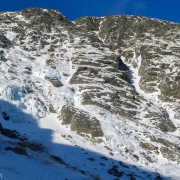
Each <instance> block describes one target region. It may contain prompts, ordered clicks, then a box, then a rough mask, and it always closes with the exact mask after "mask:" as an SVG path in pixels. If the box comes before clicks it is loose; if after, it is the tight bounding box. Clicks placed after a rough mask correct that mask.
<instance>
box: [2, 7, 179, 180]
mask: <svg viewBox="0 0 180 180" xmlns="http://www.w3.org/2000/svg"><path fill="white" fill-rule="evenodd" d="M0 24H1V29H0V30H1V32H0V58H1V60H0V82H1V85H2V86H1V88H0V98H1V100H3V101H4V100H5V101H7V102H8V103H10V104H12V105H13V106H15V107H16V108H17V109H19V110H21V111H22V112H24V113H27V114H29V115H31V117H29V116H28V119H27V118H24V117H25V116H24V115H23V116H22V114H21V115H19V113H17V109H15V108H11V106H10V105H6V106H5V105H4V103H0V109H1V112H2V118H1V124H2V128H1V130H0V131H3V127H4V124H5V125H6V126H9V127H10V124H15V126H17V124H24V126H25V127H26V126H27V125H28V124H33V123H34V121H37V120H41V119H42V118H45V117H47V116H48V114H50V113H54V114H56V115H57V116H58V119H59V122H58V127H64V126H67V127H68V128H69V129H67V130H66V132H68V133H71V131H73V132H74V131H75V132H77V134H78V135H74V134H73V135H74V137H73V138H74V141H70V142H71V143H72V144H73V143H74V142H75V140H76V138H77V137H79V135H80V136H83V139H84V140H83V141H86V140H88V141H91V142H93V143H95V144H96V146H97V149H98V148H99V149H100V150H101V149H102V147H103V148H104V147H105V149H106V150H105V152H107V153H108V154H110V156H112V158H114V159H116V160H117V159H118V160H121V159H123V160H128V161H129V162H130V163H132V164H133V163H136V164H139V165H143V167H145V168H147V166H148V165H149V168H150V169H153V168H154V167H156V168H158V167H159V166H161V167H163V168H162V169H163V171H167V172H166V173H164V174H165V175H169V174H171V172H169V171H168V168H169V167H173V168H174V169H175V168H178V167H179V165H178V163H179V162H180V146H179V140H180V136H179V133H180V132H179V131H180V129H179V127H180V123H179V121H178V120H179V119H180V115H179V114H180V112H179V106H180V105H179V103H180V100H179V99H180V72H179V66H180V63H179V50H180V49H179V39H178V37H179V36H180V25H179V24H175V23H170V22H165V21H160V20H156V19H150V18H144V17H139V16H108V17H104V18H93V17H84V18H80V19H77V20H75V21H74V22H71V21H69V20H68V18H67V17H65V16H64V15H62V14H61V13H59V12H57V11H53V10H44V9H39V8H35V9H27V10H22V11H20V12H15V13H1V14H0ZM7 117H8V118H7ZM7 121H8V123H7ZM52 123H53V122H52ZM29 126H30V125H29ZM17 127H18V126H17ZM70 130H71V131H70ZM9 133H10V135H12V136H14V137H15V133H14V132H9ZM20 133H21V132H20ZM2 134H3V133H2ZM6 135H7V134H6ZM10 135H8V137H11V136H10ZM61 136H62V137H65V136H64V135H62V134H61ZM17 137H19V141H23V143H24V141H25V140H24V139H23V138H22V137H21V136H20V135H16V138H17ZM71 138H72V137H71ZM26 141H27V142H26V143H24V148H22V142H19V144H21V148H22V150H18V152H19V151H20V152H23V153H22V154H25V155H28V152H26V151H28V150H27V147H30V145H29V144H30V143H29V142H28V140H26ZM76 142H77V141H76ZM59 143H61V141H60V142H59ZM98 143H99V144H98ZM10 145H11V144H10ZM25 147H26V148H25ZM25 149H26V151H25V152H24V151H23V150H25ZM8 150H12V151H13V152H14V149H13V148H12V147H11V148H8ZM16 150H17V148H16ZM103 151H104V150H103ZM16 152H17V151H16ZM52 157H54V155H53V156H51V158H52ZM54 159H55V160H56V161H57V159H58V158H57V157H56V158H54ZM69 159H70V158H69ZM61 160H62V159H61ZM167 160H168V161H169V163H170V164H169V166H166V163H167ZM58 161H59V159H58ZM62 164H63V163H62ZM101 164H102V163H101ZM66 165H67V164H66ZM121 165H122V164H121ZM121 167H122V166H121ZM113 168H114V167H113ZM113 168H112V169H109V171H108V173H109V174H111V175H115V176H117V178H120V177H121V176H122V175H123V174H121V172H119V171H118V170H117V167H116V168H114V169H113ZM80 172H81V173H82V172H84V173H82V174H86V173H85V171H84V170H83V171H82V170H81V171H80ZM158 172H159V173H162V172H161V170H160V169H159V170H158ZM127 174H128V173H127ZM127 174H125V175H127ZM172 174H173V173H172ZM175 176H176V174H175V175H174V178H176V177H175ZM127 177H128V176H127ZM142 177H143V176H142ZM177 177H178V174H177ZM132 178H133V175H132ZM148 178H149V179H151V178H154V177H148Z"/></svg>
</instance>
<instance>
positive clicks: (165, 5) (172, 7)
mask: <svg viewBox="0 0 180 180" xmlns="http://www.w3.org/2000/svg"><path fill="white" fill-rule="evenodd" d="M29 7H42V8H51V9H56V10H59V11H60V12H62V13H63V14H64V15H66V16H67V17H68V18H69V19H70V20H74V19H76V18H78V17H82V16H106V15H115V14H127V15H141V16H147V17H153V18H158V19H163V20H168V21H173V22H178V23H180V10H179V9H180V0H3V1H2V2H1V4H0V11H19V10H21V9H24V8H29Z"/></svg>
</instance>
